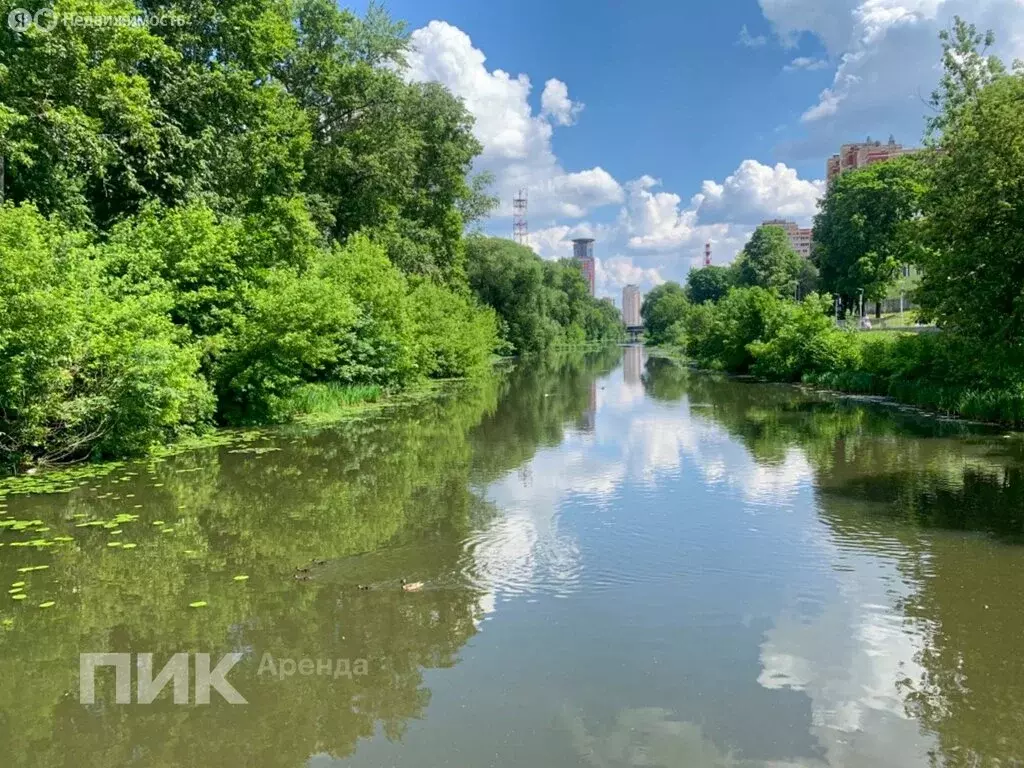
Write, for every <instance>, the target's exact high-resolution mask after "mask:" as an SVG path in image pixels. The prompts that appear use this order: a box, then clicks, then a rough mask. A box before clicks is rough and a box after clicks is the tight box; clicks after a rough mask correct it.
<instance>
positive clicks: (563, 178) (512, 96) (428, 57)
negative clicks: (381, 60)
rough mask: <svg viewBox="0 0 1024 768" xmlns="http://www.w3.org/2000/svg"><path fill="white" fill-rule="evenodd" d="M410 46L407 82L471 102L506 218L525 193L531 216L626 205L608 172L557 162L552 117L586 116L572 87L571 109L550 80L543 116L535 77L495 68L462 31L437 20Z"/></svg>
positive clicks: (482, 166)
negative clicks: (438, 87) (535, 100)
mask: <svg viewBox="0 0 1024 768" xmlns="http://www.w3.org/2000/svg"><path fill="white" fill-rule="evenodd" d="M410 44H411V46H410V51H409V53H408V55H407V57H406V58H407V61H408V69H407V70H406V77H408V78H409V79H410V80H413V81H417V82H428V81H436V82H439V83H442V84H443V85H445V86H447V87H448V88H449V89H450V90H451V91H452V92H453V93H454V94H455V95H456V96H459V97H461V98H462V99H463V101H464V102H465V104H466V108H467V109H468V110H469V112H470V113H471V114H472V115H473V117H474V118H475V119H476V124H475V127H474V131H475V133H476V136H477V138H478V139H479V140H480V143H481V144H483V153H482V154H481V156H480V157H479V158H478V159H477V163H476V167H477V168H478V169H479V170H488V171H492V172H493V173H494V174H495V178H496V184H495V189H494V192H495V194H497V195H498V197H499V199H500V201H501V205H502V208H501V209H500V210H499V212H502V213H505V214H506V215H507V214H508V213H509V212H510V208H511V199H512V196H513V194H514V193H515V191H516V190H518V189H520V188H527V189H528V190H529V195H530V214H531V215H557V216H568V217H577V218H578V217H581V216H584V215H586V214H587V213H588V212H589V211H590V210H592V209H594V208H599V207H601V206H603V205H608V204H614V203H619V202H621V201H622V200H623V190H622V188H621V187H620V186H619V184H618V182H616V181H615V179H613V178H612V177H611V175H610V174H608V173H607V172H606V171H604V170H603V169H602V168H600V167H595V168H591V169H588V170H583V171H578V172H567V171H566V170H565V169H564V168H562V166H561V165H560V164H559V162H558V160H557V158H556V157H555V155H554V152H553V151H552V148H551V136H552V132H553V127H552V124H551V122H550V120H549V117H550V118H552V119H554V120H555V121H556V122H557V123H558V124H559V125H564V124H566V123H565V122H564V120H563V118H565V117H572V116H573V114H578V112H579V107H580V105H576V104H575V103H574V102H572V101H571V100H569V96H568V88H565V92H564V97H565V102H567V104H566V103H563V102H561V101H560V100H559V98H556V97H558V96H560V95H561V94H560V93H559V87H558V86H562V87H563V88H564V84H562V83H560V82H559V81H557V80H555V81H551V80H549V81H548V86H547V87H546V88H545V94H546V96H547V106H546V107H542V113H541V114H535V113H534V112H533V108H532V107H531V105H530V102H529V95H530V91H531V88H532V86H531V83H530V78H529V77H528V76H526V75H525V74H519V75H516V76H512V75H511V74H509V73H508V72H505V71H503V70H500V69H495V70H489V69H488V68H487V66H486V56H485V55H484V53H483V51H481V50H479V49H478V48H476V47H474V46H473V41H472V40H471V39H470V38H469V35H467V34H466V33H465V32H463V31H462V30H461V29H459V28H458V27H455V26H452V25H451V24H448V23H446V22H443V21H432V22H430V23H429V24H427V26H425V27H422V28H420V29H417V30H416V31H414V32H413V33H412V35H411V37H410ZM552 82H555V83H558V86H552ZM543 98H544V97H543V96H542V99H543Z"/></svg>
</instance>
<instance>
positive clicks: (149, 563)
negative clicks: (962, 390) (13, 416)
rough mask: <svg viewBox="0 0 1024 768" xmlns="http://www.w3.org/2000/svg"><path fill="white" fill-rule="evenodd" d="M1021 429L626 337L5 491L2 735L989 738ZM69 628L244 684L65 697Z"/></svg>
mask: <svg viewBox="0 0 1024 768" xmlns="http://www.w3.org/2000/svg"><path fill="white" fill-rule="evenodd" d="M1021 446H1022V443H1021V441H1020V440H1018V439H1006V438H1004V437H1002V436H1000V435H992V434H987V433H985V432H978V431H975V430H971V429H969V428H967V427H964V426H962V425H956V424H942V423H937V422H934V421H931V420H928V419H923V418H921V417H919V416H915V415H913V414H909V413H904V412H901V411H891V410H883V409H878V408H876V407H873V406H871V407H869V406H864V405H860V404H857V403H852V402H849V401H841V400H831V399H827V398H822V397H817V396H814V395H812V394H809V393H804V392H800V391H799V390H796V389H794V388H791V387H782V386H774V385H763V384H753V383H740V382H736V381H733V380H729V379H725V378H720V377H710V376H705V375H697V374H693V373H690V372H689V371H687V370H686V369H685V368H682V367H680V366H678V365H675V364H673V363H671V362H669V361H666V360H663V359H659V358H656V357H649V356H648V355H647V353H646V351H645V350H644V349H643V348H641V347H637V346H632V347H627V348H625V349H624V350H619V349H614V348H613V349H610V350H605V351H602V352H599V353H590V354H586V355H584V354H580V353H557V354H553V355H551V356H549V357H547V358H545V359H542V360H537V361H531V362H530V363H529V364H521V365H518V366H516V367H514V368H513V369H512V370H510V371H507V372H506V373H504V374H503V375H501V376H498V377H495V378H494V379H492V380H490V381H487V382H483V383H481V384H478V385H464V386H459V387H455V388H453V390H452V391H451V392H450V393H449V394H448V396H447V397H444V398H441V399H439V400H438V401H436V402H432V403H430V404H427V405H425V406H416V407H414V408H409V409H400V410H392V411H388V412H385V413H382V414H379V415H374V416H370V417H367V418H365V419H362V420H359V421H355V422H349V423H346V424H342V425H338V426H336V427H331V428H321V429H313V430H310V429H294V430H283V431H272V432H267V433H263V434H254V433H240V434H238V435H235V436H234V438H233V439H232V441H231V442H230V443H228V444H225V445H221V446H218V447H211V448H207V449H203V450H199V451H194V452H190V453H186V454H183V455H179V456H176V457H172V458H168V459H166V460H160V461H153V462H144V463H141V464H128V465H123V466H116V467H113V468H111V469H110V471H109V473H108V474H106V475H105V476H88V477H83V478H82V479H81V480H76V481H74V482H73V483H71V484H70V485H68V486H67V488H66V489H65V490H66V491H67V492H66V493H60V494H45V495H44V494H36V495H29V496H25V495H17V494H8V495H7V496H6V497H3V498H0V513H3V514H0V545H2V546H0V573H3V574H4V575H6V576H7V577H8V578H9V582H10V583H12V584H13V583H16V582H18V581H25V582H26V585H25V587H24V589H26V590H27V592H28V594H29V597H30V599H26V600H22V601H15V600H14V599H11V600H10V601H9V602H7V603H5V604H4V606H3V607H2V608H0V622H2V624H0V627H2V629H0V754H2V755H3V756H4V757H5V758H8V759H7V760H6V761H4V762H2V764H3V765H8V764H9V765H16V766H22V765H24V766H31V767H32V768H35V767H36V766H44V765H45V766H50V765H56V764H64V763H74V764H75V765H83V766H103V767H104V768H106V767H107V766H121V765H146V766H162V765H166V766H180V765H204V766H205V765H224V766H234V765H238V766H242V765H245V766H255V767H256V768H269V767H270V766H282V767H283V766H304V765H309V766H317V768H322V767H325V766H337V765H345V766H362V765H365V766H380V765H395V766H398V765H403V766H423V765H442V764H461V765H494V766H521V765H546V766H609V767H611V766H639V765H652V766H673V767H675V766H679V767H680V768H682V767H683V766H686V767H687V768H689V766H733V765H741V766H755V765H756V766H769V765H770V766H784V765H792V766H797V765H799V766H867V765H872V766H876V765H879V766H887V765H892V766H911V765H950V766H959V765H989V764H992V765H996V764H1000V765H1008V764H1010V765H1012V764H1019V762H1020V760H1021V759H1022V758H1024V736H1022V734H1024V719H1022V718H1024V714H1022V713H1024V662H1022V661H1021V660H1020V658H1019V656H1018V655H1017V654H1016V642H1015V641H1016V640H1017V639H1018V637H1019V636H1020V633H1021V630H1022V629H1024V619H1022V618H1021V614H1020V610H1019V607H1020V605H1022V604H1024V602H1022V601H1024V550H1022V549H1021V548H1020V547H1019V545H1018V542H1019V541H1020V540H1021V537H1022V535H1024V518H1022V515H1024V451H1022V447H1021ZM118 515H120V516H121V517H118ZM135 516H137V519H131V518H132V517H135ZM5 520H10V521H22V524H5V523H4V521H5ZM113 520H120V521H121V522H119V523H117V524H116V525H115V526H113V527H105V526H104V525H103V523H104V522H107V521H113ZM92 522H98V523H99V525H90V523H92ZM32 542H35V543H34V544H33V543H32ZM40 542H45V543H42V544H41V543H40ZM22 544H28V546H21V545H22ZM125 544H134V545H135V547H133V548H129V547H125V546H124V545H125ZM111 545H116V546H111ZM321 561H322V562H321ZM32 565H48V566H50V567H49V568H48V569H46V570H41V571H38V572H31V573H28V574H21V573H19V570H18V569H19V568H23V567H26V566H32ZM296 568H300V569H301V570H299V571H296ZM237 575H245V576H248V577H249V578H248V580H247V581H235V580H234V577H235V576H237ZM403 578H404V579H406V580H407V581H416V582H423V584H424V587H423V588H422V590H419V591H417V592H412V593H410V592H405V591H404V590H403V589H402V588H401V581H400V580H401V579H403ZM11 589H15V588H14V587H11ZM44 599H52V600H54V601H55V602H56V605H55V606H54V607H53V608H50V609H47V610H43V609H40V608H39V607H38V605H39V603H40V602H42V601H43V600H44ZM199 600H201V601H204V602H206V603H207V604H208V605H207V606H206V607H205V608H202V609H191V608H189V607H188V606H189V604H190V603H191V602H193V601H199ZM98 650H102V651H134V652H152V653H154V654H156V656H157V666H158V668H159V666H160V665H161V663H162V661H163V660H166V659H167V658H168V657H169V656H170V655H171V654H172V653H176V652H184V651H191V652H208V653H211V654H213V655H215V656H216V655H219V654H221V653H225V652H228V651H237V652H240V653H243V654H244V659H243V661H242V663H241V664H240V665H239V666H238V667H237V668H236V669H235V670H234V671H233V672H232V682H233V683H234V684H235V686H236V687H237V688H238V690H239V691H240V692H242V693H243V695H244V696H245V697H246V698H247V699H248V700H249V704H248V705H247V706H245V707H231V706H229V705H226V704H224V703H223V702H218V701H217V700H216V696H215V697H214V698H215V703H214V704H213V705H211V706H210V707H178V706H174V705H173V704H171V703H170V697H169V691H168V692H167V695H165V696H163V697H161V699H160V700H159V701H158V703H157V704H154V705H152V706H148V707H146V706H131V707H118V706H114V705H112V704H111V701H112V692H111V691H110V690H109V688H110V686H109V682H110V681H109V680H108V681H107V683H105V684H103V685H101V692H102V693H103V694H105V695H106V698H104V696H103V695H101V696H100V703H99V704H97V705H95V706H90V707H84V706H82V705H80V704H78V702H77V700H76V692H77V690H78V654H79V653H80V652H82V651H98ZM265 653H270V654H272V655H273V657H275V658H277V659H279V660H280V659H294V660H301V659H310V660H312V661H313V662H314V663H315V662H316V661H317V660H319V661H321V662H323V661H327V660H331V661H336V660H355V659H365V660H366V662H367V673H366V674H365V675H353V676H351V677H347V676H340V677H334V676H331V675H321V674H308V675H300V674H294V675H291V676H286V677H284V678H282V677H280V676H270V675H266V674H263V675H261V674H259V667H260V663H261V660H262V658H263V655H264V654H265Z"/></svg>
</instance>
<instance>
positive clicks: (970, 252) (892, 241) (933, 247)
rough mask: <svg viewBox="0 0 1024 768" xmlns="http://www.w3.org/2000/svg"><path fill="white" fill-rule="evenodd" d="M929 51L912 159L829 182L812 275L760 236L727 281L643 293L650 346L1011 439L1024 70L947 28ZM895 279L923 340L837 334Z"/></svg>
mask: <svg viewBox="0 0 1024 768" xmlns="http://www.w3.org/2000/svg"><path fill="white" fill-rule="evenodd" d="M940 39H941V43H942V48H943V57H942V63H943V66H944V75H943V77H942V79H941V81H940V83H939V86H938V87H937V89H936V91H935V93H934V94H933V96H932V100H931V106H932V107H933V109H934V113H933V115H932V116H931V117H930V118H929V119H928V128H927V133H926V136H925V148H924V149H923V150H921V151H919V152H917V153H916V154H914V155H912V156H905V157H901V158H898V159H893V160H888V161H886V162H882V163H877V164H875V165H871V166H868V167H866V168H862V169H859V170H852V171H849V172H846V173H843V174H841V175H840V176H838V177H836V178H834V179H833V180H832V181H831V182H830V184H829V187H828V189H827V191H826V194H825V196H824V198H823V199H822V200H821V201H820V202H819V213H818V215H817V217H816V218H815V222H814V241H813V248H812V253H811V258H810V260H804V259H801V258H800V257H799V256H797V254H796V253H795V252H794V251H793V249H792V247H791V245H790V243H789V239H788V237H787V235H786V232H785V230H783V229H782V228H781V227H777V226H762V227H759V228H758V229H757V230H756V231H755V232H754V234H753V236H752V237H751V238H750V241H749V242H748V243H747V245H746V247H745V248H744V249H743V251H742V252H741V253H740V254H739V255H738V256H737V258H736V260H735V262H734V263H733V264H731V265H730V266H728V267H724V266H708V267H704V268H703V269H696V270H692V271H691V272H690V274H689V276H688V278H687V283H686V285H685V286H682V285H679V284H678V283H665V284H663V285H660V286H658V287H657V288H655V289H654V290H652V291H651V292H650V293H648V295H647V296H646V298H645V300H644V304H643V308H642V310H641V314H642V316H643V320H644V326H645V335H646V338H647V340H648V341H649V342H650V343H651V344H652V345H654V346H660V347H667V348H669V349H672V350H675V354H676V355H677V356H679V355H681V356H683V357H684V358H685V359H687V360H688V361H691V362H692V363H693V364H694V365H696V366H697V367H699V368H703V369H708V370H713V371H722V372H726V373H731V374H746V375H751V376H754V377H757V378H760V379H764V380H769V381H779V382H790V383H800V384H805V385H808V386H811V387H817V388H821V389H826V390H832V391H836V392H843V393H847V394H853V395H870V396H881V397H887V398H891V399H892V400H894V401H896V402H899V403H903V404H906V405H910V406H914V407H917V408H921V409H924V410H926V411H932V412H935V413H939V414H943V415H946V416H955V417H959V418H964V419H968V420H971V421H977V422H984V423H990V424H1000V425H1004V426H1009V427H1014V428H1018V429H1019V428H1024V110H1021V109H1020V104H1021V103H1022V101H1024V63H1020V62H1017V63H1016V64H1015V65H1014V67H1013V68H1012V70H1010V69H1008V68H1007V67H1006V66H1005V65H1004V64H1003V63H1002V62H1001V61H1000V60H999V59H997V58H995V57H992V56H988V55H987V54H986V51H987V50H988V49H989V48H990V47H991V46H992V44H993V42H994V36H993V34H992V33H991V32H989V33H987V34H981V33H979V32H978V31H977V29H976V28H975V27H974V26H972V25H970V24H968V23H966V22H964V21H963V20H962V19H960V18H956V19H955V22H954V25H953V27H952V29H950V30H947V31H944V32H943V33H941V35H940ZM908 275H913V281H912V282H913V284H914V286H915V287H913V288H912V289H911V290H910V291H909V296H908V298H910V299H911V300H912V301H913V302H914V304H915V308H914V309H913V313H914V315H915V319H916V320H918V321H920V322H923V323H927V324H931V325H932V326H933V327H932V328H930V329H929V330H930V332H927V333H924V332H922V333H914V332H903V331H896V330H894V331H866V330H852V329H850V328H849V326H852V325H856V324H857V323H856V322H855V321H854V320H852V319H851V316H854V317H855V318H864V315H865V311H864V310H865V308H866V307H867V306H868V305H870V304H872V303H873V304H874V305H875V313H876V315H877V314H878V313H880V311H881V301H882V299H883V298H885V297H886V295H888V294H889V293H890V292H891V291H892V290H893V289H894V288H895V287H896V286H898V285H899V286H902V288H903V289H905V288H906V286H907V285H908ZM841 318H846V321H847V322H846V325H847V328H846V329H844V328H843V327H842V324H841V323H840V322H839V321H840V319H841ZM864 319H865V320H866V318H864ZM865 325H866V322H865Z"/></svg>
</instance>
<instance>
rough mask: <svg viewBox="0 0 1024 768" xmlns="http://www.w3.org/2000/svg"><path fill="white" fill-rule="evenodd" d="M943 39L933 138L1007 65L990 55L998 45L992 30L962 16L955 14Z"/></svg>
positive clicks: (931, 121) (934, 99) (930, 128)
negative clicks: (984, 29)
mask: <svg viewBox="0 0 1024 768" xmlns="http://www.w3.org/2000/svg"><path fill="white" fill-rule="evenodd" d="M939 39H940V40H941V41H942V66H943V75H942V80H941V81H940V82H939V86H938V87H937V88H936V89H935V90H934V91H933V92H932V97H931V106H932V108H933V109H934V110H935V114H934V115H933V116H932V117H931V118H930V119H929V120H928V134H929V136H930V137H931V139H932V140H933V141H935V140H937V139H938V138H939V137H941V135H942V132H943V131H944V130H945V129H946V127H947V126H948V125H949V124H950V122H951V121H952V120H953V119H955V118H956V116H957V114H958V113H959V112H960V111H961V110H962V109H963V108H964V107H966V106H967V105H969V104H970V103H971V102H972V101H973V100H974V99H976V98H977V96H978V94H979V93H980V92H981V89H982V88H984V87H985V86H986V85H988V84H989V83H991V82H992V81H993V80H995V79H996V78H999V77H1002V76H1003V75H1005V74H1006V66H1005V65H1004V64H1003V62H1002V61H1001V60H1000V59H999V58H998V57H997V56H993V55H989V54H988V49H989V48H991V47H992V46H993V45H994V44H995V40H996V38H995V34H994V33H993V32H992V30H989V31H988V32H986V33H984V34H982V33H980V32H979V31H978V28H977V27H976V26H974V25H973V24H968V23H967V22H966V21H964V20H963V19H962V18H960V17H959V16H954V17H953V27H952V29H944V30H942V31H941V32H940V33H939Z"/></svg>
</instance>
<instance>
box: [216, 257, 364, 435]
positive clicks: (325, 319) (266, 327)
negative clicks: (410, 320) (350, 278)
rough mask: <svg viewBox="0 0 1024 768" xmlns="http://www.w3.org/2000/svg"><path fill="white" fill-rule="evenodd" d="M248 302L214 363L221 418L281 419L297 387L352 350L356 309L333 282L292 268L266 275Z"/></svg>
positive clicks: (323, 374) (322, 375)
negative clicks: (301, 273)
mask: <svg viewBox="0 0 1024 768" xmlns="http://www.w3.org/2000/svg"><path fill="white" fill-rule="evenodd" d="M247 305H248V307H247V312H246V313H245V315H244V316H243V317H242V318H241V319H240V320H239V321H238V322H237V324H236V327H235V332H234V334H233V336H232V338H231V340H230V341H229V342H228V343H227V346H226V350H225V351H224V353H223V354H222V356H221V359H220V361H219V363H218V366H217V374H216V376H217V394H218V398H219V401H220V409H219V410H220V414H221V418H222V419H224V420H225V421H227V422H228V423H232V424H241V423H260V422H267V421H279V420H282V419H285V418H287V417H288V416H289V415H290V414H289V413H288V410H289V409H288V408H286V407H284V406H283V403H284V401H285V400H287V399H288V398H289V397H290V396H291V395H292V393H293V391H294V390H295V388H296V387H298V386H299V385H301V384H303V383H306V382H312V381H322V380H326V379H328V378H329V377H330V376H331V375H332V374H333V372H334V371H335V370H336V369H337V368H338V367H339V365H340V363H341V360H342V359H343V357H344V356H345V353H346V351H347V352H348V354H350V355H351V354H352V353H353V351H354V349H355V347H356V345H357V341H356V337H355V334H356V325H357V322H358V319H359V309H358V308H357V307H356V304H355V302H354V301H353V300H352V297H351V296H350V295H349V294H348V292H347V290H346V288H345V286H343V285H340V284H339V283H338V282H337V281H332V280H328V279H325V278H323V277H320V276H319V275H316V274H306V275H303V276H298V275H296V274H295V273H294V272H292V271H290V270H281V271H275V272H273V273H271V274H270V275H268V279H267V284H266V285H265V286H264V287H262V288H257V289H253V290H252V291H251V293H250V295H249V297H248V301H247Z"/></svg>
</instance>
